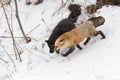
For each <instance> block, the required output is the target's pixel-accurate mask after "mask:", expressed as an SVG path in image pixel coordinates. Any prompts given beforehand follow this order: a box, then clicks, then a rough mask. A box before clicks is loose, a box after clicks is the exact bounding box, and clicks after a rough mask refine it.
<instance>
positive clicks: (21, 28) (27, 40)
mask: <svg viewBox="0 0 120 80" xmlns="http://www.w3.org/2000/svg"><path fill="white" fill-rule="evenodd" d="M14 1H15V8H16V18H17V21H18V24H19V26H20V30H21V32H22V34H23V37H24V39H25V40H26V43H29V42H30V41H31V39H28V38H27V37H26V35H25V32H24V30H23V27H22V24H21V21H20V18H19V15H18V5H17V1H16V0H14Z"/></svg>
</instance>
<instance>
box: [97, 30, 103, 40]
mask: <svg viewBox="0 0 120 80" xmlns="http://www.w3.org/2000/svg"><path fill="white" fill-rule="evenodd" d="M98 34H100V35H101V36H102V39H104V38H105V35H104V33H103V32H102V31H98V32H97V34H96V35H95V36H97V35H98Z"/></svg>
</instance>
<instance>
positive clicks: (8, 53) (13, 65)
mask: <svg viewBox="0 0 120 80" xmlns="http://www.w3.org/2000/svg"><path fill="white" fill-rule="evenodd" d="M0 45H1V47H2V48H3V50H4V52H5V53H6V55H7V56H8V57H9V59H10V60H11V62H12V63H13V66H14V69H15V71H16V65H15V62H14V60H13V59H12V58H11V56H10V55H9V53H8V52H7V51H6V49H5V48H4V46H3V45H2V44H1V42H0Z"/></svg>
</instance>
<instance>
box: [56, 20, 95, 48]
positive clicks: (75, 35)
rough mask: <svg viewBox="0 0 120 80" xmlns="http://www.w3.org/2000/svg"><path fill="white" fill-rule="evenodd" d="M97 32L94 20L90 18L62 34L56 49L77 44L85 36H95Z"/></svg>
mask: <svg viewBox="0 0 120 80" xmlns="http://www.w3.org/2000/svg"><path fill="white" fill-rule="evenodd" d="M96 34H97V31H96V29H95V26H93V22H92V21H89V20H88V21H86V22H84V23H82V24H80V25H79V26H78V27H76V28H75V29H73V30H71V31H69V32H66V33H64V34H63V35H61V36H60V37H59V38H58V39H57V40H56V42H55V48H54V49H55V50H58V49H60V48H64V47H68V48H70V47H73V46H76V45H77V44H79V43H80V42H81V41H82V40H83V39H84V38H87V37H89V36H95V35H96Z"/></svg>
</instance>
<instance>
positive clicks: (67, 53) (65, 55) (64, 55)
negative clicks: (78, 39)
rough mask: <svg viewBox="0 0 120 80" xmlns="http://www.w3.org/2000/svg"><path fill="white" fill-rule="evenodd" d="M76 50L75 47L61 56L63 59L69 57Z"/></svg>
mask: <svg viewBox="0 0 120 80" xmlns="http://www.w3.org/2000/svg"><path fill="white" fill-rule="evenodd" d="M74 50H75V47H74V46H73V47H71V48H70V49H69V50H68V51H67V52H66V53H65V54H61V55H62V56H63V57H67V56H68V55H69V54H70V53H72V52H73V51H74Z"/></svg>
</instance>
